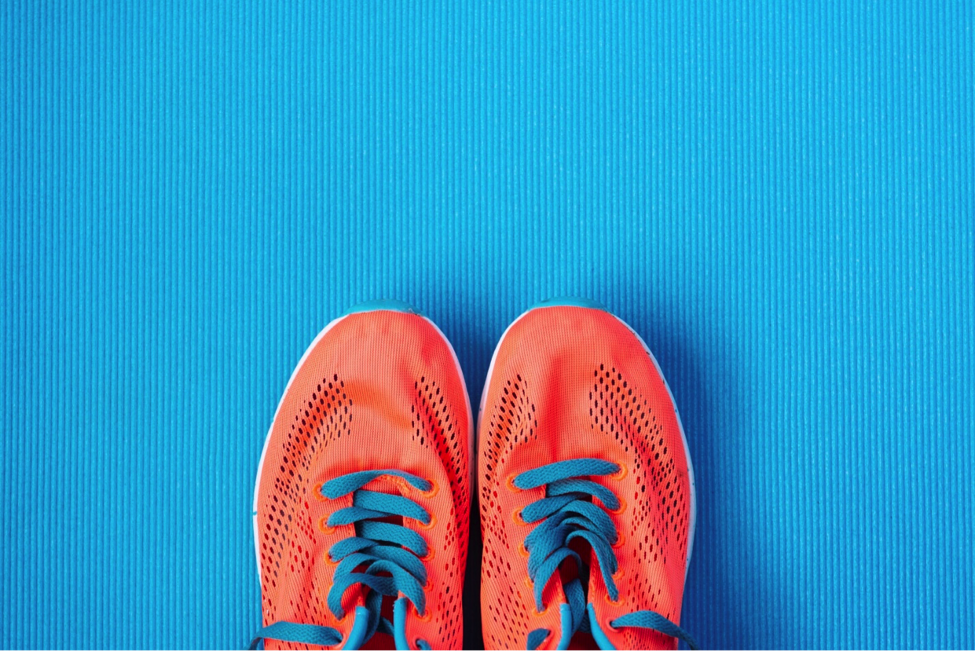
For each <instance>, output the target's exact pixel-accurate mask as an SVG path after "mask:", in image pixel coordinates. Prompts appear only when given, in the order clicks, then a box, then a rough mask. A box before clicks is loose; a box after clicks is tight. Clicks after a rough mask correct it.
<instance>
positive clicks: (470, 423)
mask: <svg viewBox="0 0 975 651" xmlns="http://www.w3.org/2000/svg"><path fill="white" fill-rule="evenodd" d="M372 311H379V310H372ZM364 313H365V312H353V313H351V314H343V315H342V316H340V317H338V318H336V319H333V320H332V321H330V322H329V324H328V325H326V326H325V328H324V329H323V330H322V331H321V332H319V333H318V335H317V336H316V337H315V340H314V341H312V342H311V345H310V346H308V349H307V350H306V351H305V354H304V355H302V356H301V359H300V360H299V361H298V365H297V366H295V370H294V371H292V372H291V379H289V380H288V385H287V386H286V387H285V389H284V392H283V393H282V394H281V400H280V401H279V402H278V407H277V409H275V410H274V418H272V419H271V427H270V428H269V429H268V432H267V436H265V437H264V447H263V449H262V450H261V460H260V462H259V463H258V466H257V479H256V480H255V481H254V505H253V510H252V513H251V521H252V523H253V527H254V556H255V560H256V561H257V578H258V580H260V579H261V547H260V544H259V537H258V531H257V497H258V491H259V490H260V487H261V474H262V473H263V472H264V457H265V456H267V448H268V444H269V443H270V442H271V432H272V431H274V423H275V421H277V419H278V413H279V412H280V411H281V407H282V405H284V397H285V396H286V395H288V390H289V389H290V388H291V385H292V383H293V382H294V381H295V378H296V377H297V376H298V369H300V368H301V366H302V365H303V364H304V363H305V360H307V359H308V356H309V355H311V352H312V350H314V349H315V346H317V345H318V343H319V342H320V341H321V340H322V338H323V337H324V336H325V335H326V334H328V331H329V330H331V329H332V328H334V327H335V326H336V325H338V324H339V323H341V322H342V320H343V319H346V318H348V317H350V316H353V315H358V314H364ZM419 316H420V318H422V319H424V320H426V322H427V323H429V324H430V325H432V326H433V328H434V330H436V331H437V334H439V335H440V337H441V338H442V339H443V340H444V342H445V343H446V344H447V349H448V350H450V356H451V357H452V358H453V360H454V365H455V366H456V368H457V375H458V376H459V377H460V384H461V387H462V388H463V389H464V400H465V402H464V408H465V409H466V411H467V452H468V462H467V465H468V469H469V473H470V479H471V484H470V485H471V499H473V497H474V488H473V485H474V476H475V473H474V470H475V468H476V464H477V459H475V458H474V414H473V413H472V412H471V398H470V394H468V393H467V383H466V382H465V381H464V372H463V370H462V369H461V367H460V360H458V359H457V352H456V351H455V350H454V347H453V346H452V345H451V344H450V340H449V339H447V337H446V336H445V335H444V333H443V331H442V330H441V329H440V328H439V327H437V324H436V323H434V322H433V321H431V320H430V319H428V318H427V317H425V316H423V315H419Z"/></svg>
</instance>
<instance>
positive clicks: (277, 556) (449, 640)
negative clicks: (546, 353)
mask: <svg viewBox="0 0 975 651" xmlns="http://www.w3.org/2000/svg"><path fill="white" fill-rule="evenodd" d="M471 421H472V418H471V410H470V403H469V401H468V397H467V389H466V388H465V386H464V378H463V376H462V374H461V370H460V365H459V364H458V362H457V357H456V355H455V354H454V351H453V349H452V348H451V346H450V344H449V343H448V342H447V339H446V338H445V337H444V335H443V333H442V332H440V330H438V329H437V326H435V325H434V324H433V323H432V322H431V321H430V320H428V319H426V318H424V317H423V316H420V315H419V314H417V313H415V312H413V311H412V310H411V309H410V308H409V307H408V306H405V305H402V304H399V303H390V302H388V301H387V302H382V303H379V304H367V305H365V306H361V307H360V308H354V309H353V310H352V311H350V312H349V313H347V314H346V315H344V316H342V317H341V318H339V319H336V320H335V321H332V322H331V323H330V324H328V327H326V328H325V329H324V330H323V331H322V332H321V334H319V335H318V337H317V338H316V339H315V341H314V342H313V343H312V345H311V347H310V348H309V349H308V350H307V352H305V355H304V357H302V358H301V361H300V362H299V363H298V367H297V368H296V369H295V371H294V374H293V375H292V376H291V380H290V381H289V382H288V386H287V388H286V389H285V392H284V396H283V397H282V398H281V403H280V404H279V405H278V409H277V412H276V413H275V415H274V422H273V424H272V425H271V430H270V432H268V435H267V440H266V441H265V443H264V451H263V453H262V454H261V462H260V467H259V469H258V473H257V485H256V487H255V489H254V516H253V517H254V542H255V546H256V552H257V565H258V570H259V572H260V580H261V606H262V611H263V624H264V628H263V629H261V631H259V633H258V635H257V638H256V639H255V641H254V646H256V645H257V643H258V642H259V641H260V640H262V639H263V640H264V642H265V645H266V647H267V648H281V647H289V646H294V645H314V646H320V647H338V646H341V647H342V648H346V649H357V648H360V647H366V648H392V647H393V644H394V643H395V647H396V648H398V649H407V648H431V647H436V648H457V647H459V646H460V645H461V644H462V640H463V617H462V613H461V596H462V592H463V582H464V568H465V563H466V558H467V538H468V535H467V534H468V525H469V522H470V500H471V488H470V486H471V479H472V478H471V475H470V470H471V465H470V457H471V454H472V444H473V440H472V431H473V423H472V422H471Z"/></svg>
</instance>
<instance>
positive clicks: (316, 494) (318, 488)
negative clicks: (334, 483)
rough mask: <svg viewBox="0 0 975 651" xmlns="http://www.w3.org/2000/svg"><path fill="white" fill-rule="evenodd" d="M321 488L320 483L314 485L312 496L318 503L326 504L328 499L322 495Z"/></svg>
mask: <svg viewBox="0 0 975 651" xmlns="http://www.w3.org/2000/svg"><path fill="white" fill-rule="evenodd" d="M322 486H324V484H323V483H322V482H318V483H317V484H315V490H314V491H312V495H313V496H314V497H315V499H316V500H318V501H319V502H327V501H328V498H327V497H325V496H324V495H322Z"/></svg>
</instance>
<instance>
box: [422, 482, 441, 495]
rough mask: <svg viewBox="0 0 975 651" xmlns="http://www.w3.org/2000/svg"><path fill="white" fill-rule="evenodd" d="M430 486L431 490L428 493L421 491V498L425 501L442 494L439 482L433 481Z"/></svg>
mask: <svg viewBox="0 0 975 651" xmlns="http://www.w3.org/2000/svg"><path fill="white" fill-rule="evenodd" d="M430 486H431V488H430V490H428V491H420V497H422V498H424V499H431V498H433V497H435V496H436V495H437V493H439V492H440V484H438V483H437V482H435V481H431V482H430Z"/></svg>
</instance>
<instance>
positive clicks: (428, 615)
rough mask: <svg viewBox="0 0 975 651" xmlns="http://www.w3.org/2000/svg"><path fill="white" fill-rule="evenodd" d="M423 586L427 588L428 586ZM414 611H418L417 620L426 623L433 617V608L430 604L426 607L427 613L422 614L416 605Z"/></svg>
mask: <svg viewBox="0 0 975 651" xmlns="http://www.w3.org/2000/svg"><path fill="white" fill-rule="evenodd" d="M423 587H424V588H425V587H426V586H423ZM413 612H415V613H416V621H418V622H423V623H426V622H429V621H430V620H431V619H433V608H430V607H429V606H428V607H427V609H426V613H424V614H423V615H421V614H420V611H419V610H417V609H416V606H413Z"/></svg>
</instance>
